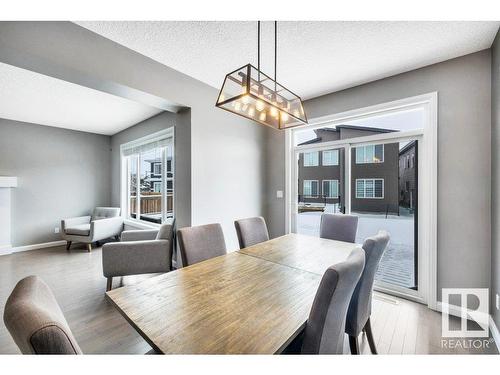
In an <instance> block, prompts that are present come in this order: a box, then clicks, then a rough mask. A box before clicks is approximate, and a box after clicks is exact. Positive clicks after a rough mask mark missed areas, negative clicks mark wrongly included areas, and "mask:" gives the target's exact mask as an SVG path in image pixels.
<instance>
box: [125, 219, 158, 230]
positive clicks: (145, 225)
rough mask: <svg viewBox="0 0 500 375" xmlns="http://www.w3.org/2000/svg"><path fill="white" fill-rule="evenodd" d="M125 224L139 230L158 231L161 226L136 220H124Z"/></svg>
mask: <svg viewBox="0 0 500 375" xmlns="http://www.w3.org/2000/svg"><path fill="white" fill-rule="evenodd" d="M123 223H124V224H125V225H129V226H131V227H134V228H137V229H158V228H159V227H160V224H155V223H148V222H144V221H140V220H134V219H125V220H123Z"/></svg>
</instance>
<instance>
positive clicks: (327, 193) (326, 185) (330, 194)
mask: <svg viewBox="0 0 500 375" xmlns="http://www.w3.org/2000/svg"><path fill="white" fill-rule="evenodd" d="M323 196H324V197H325V198H338V197H339V180H323Z"/></svg>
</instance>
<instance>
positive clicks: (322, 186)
mask: <svg viewBox="0 0 500 375" xmlns="http://www.w3.org/2000/svg"><path fill="white" fill-rule="evenodd" d="M325 182H329V183H330V184H331V183H332V182H335V183H336V184H337V195H336V196H331V197H330V196H325V185H324V184H325ZM339 188H340V181H339V180H322V181H321V194H322V196H323V197H324V198H327V199H339ZM328 190H329V191H330V190H331V186H330V187H329V189H328Z"/></svg>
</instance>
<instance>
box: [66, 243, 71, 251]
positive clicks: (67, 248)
mask: <svg viewBox="0 0 500 375" xmlns="http://www.w3.org/2000/svg"><path fill="white" fill-rule="evenodd" d="M70 246H71V241H66V250H67V251H69V247H70Z"/></svg>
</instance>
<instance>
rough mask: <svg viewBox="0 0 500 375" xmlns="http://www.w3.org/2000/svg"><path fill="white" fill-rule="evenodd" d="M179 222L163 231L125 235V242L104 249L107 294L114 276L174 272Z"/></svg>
mask: <svg viewBox="0 0 500 375" xmlns="http://www.w3.org/2000/svg"><path fill="white" fill-rule="evenodd" d="M174 226H175V221H172V222H170V223H165V224H162V225H161V226H160V228H159V229H152V230H129V231H124V232H122V235H121V242H110V243H106V244H104V245H103V247H102V272H103V275H104V277H106V278H107V285H106V291H109V290H111V288H112V286H113V277H118V276H130V275H144V274H155V273H165V272H169V271H171V270H172V252H173V247H174V246H173V245H174Z"/></svg>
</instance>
